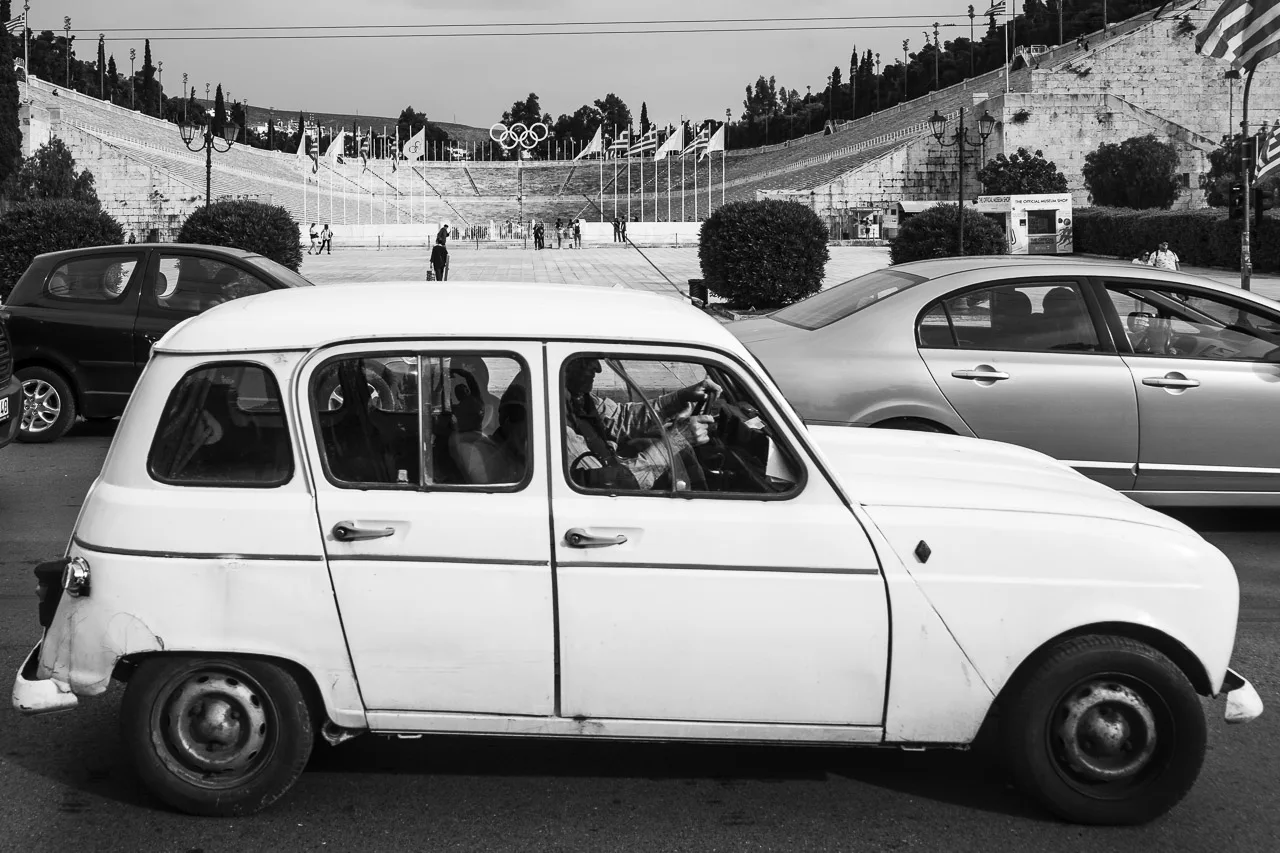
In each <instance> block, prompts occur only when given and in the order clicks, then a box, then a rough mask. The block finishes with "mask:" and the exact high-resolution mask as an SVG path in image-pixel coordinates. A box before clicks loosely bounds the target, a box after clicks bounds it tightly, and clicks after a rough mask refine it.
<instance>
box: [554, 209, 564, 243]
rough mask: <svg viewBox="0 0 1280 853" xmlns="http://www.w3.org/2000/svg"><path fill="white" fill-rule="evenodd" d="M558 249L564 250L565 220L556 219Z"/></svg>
mask: <svg viewBox="0 0 1280 853" xmlns="http://www.w3.org/2000/svg"><path fill="white" fill-rule="evenodd" d="M556 248H557V249H563V248H564V220H562V219H561V218H560V217H558V216H557V217H556Z"/></svg>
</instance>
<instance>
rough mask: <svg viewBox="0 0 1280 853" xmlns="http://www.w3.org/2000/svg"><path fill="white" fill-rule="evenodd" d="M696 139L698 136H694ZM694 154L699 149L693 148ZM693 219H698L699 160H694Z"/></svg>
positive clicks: (695, 220)
mask: <svg viewBox="0 0 1280 853" xmlns="http://www.w3.org/2000/svg"><path fill="white" fill-rule="evenodd" d="M694 138H695V139H696V138H697V137H694ZM693 153H694V154H697V153H698V149H697V148H695V149H694V150H693ZM693 221H694V222H697V221H698V161H697V160H694V161H693Z"/></svg>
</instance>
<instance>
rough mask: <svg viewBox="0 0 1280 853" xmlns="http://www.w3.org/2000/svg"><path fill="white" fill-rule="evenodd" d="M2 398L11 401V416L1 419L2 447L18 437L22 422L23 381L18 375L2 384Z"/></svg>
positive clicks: (0, 392)
mask: <svg viewBox="0 0 1280 853" xmlns="http://www.w3.org/2000/svg"><path fill="white" fill-rule="evenodd" d="M0 400H8V401H9V417H8V418H6V419H5V420H3V421H0V447H4V446H5V445H6V444H8V443H9V442H11V441H13V440H14V439H15V438H17V437H18V426H19V425H20V424H21V423H22V383H21V382H19V381H18V377H16V376H14V377H12V378H11V379H10V380H9V381H8V382H6V383H4V385H3V386H0Z"/></svg>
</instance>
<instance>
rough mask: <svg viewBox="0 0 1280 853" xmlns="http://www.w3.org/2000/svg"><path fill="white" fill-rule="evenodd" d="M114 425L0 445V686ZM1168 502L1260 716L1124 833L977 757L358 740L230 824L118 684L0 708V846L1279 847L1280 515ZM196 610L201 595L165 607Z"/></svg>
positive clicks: (30, 630) (1222, 740) (28, 635)
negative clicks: (160, 788)
mask: <svg viewBox="0 0 1280 853" xmlns="http://www.w3.org/2000/svg"><path fill="white" fill-rule="evenodd" d="M112 430H113V425H112V424H105V425H104V424H81V425H80V426H79V427H78V428H77V429H76V430H75V431H73V432H72V433H71V434H70V435H68V436H67V437H66V438H64V439H63V440H62V441H60V442H58V443H56V444H53V445H23V444H14V445H12V446H11V447H8V448H6V449H4V450H0V679H6V681H5V684H6V686H7V684H8V682H7V679H8V678H11V677H12V675H11V674H12V673H13V672H15V671H16V669H17V667H18V665H19V663H20V661H21V658H22V657H23V656H24V655H25V654H26V653H27V652H28V651H29V649H30V647H31V645H32V644H33V643H34V642H35V640H36V639H37V638H38V631H39V629H38V625H37V622H36V602H35V596H34V594H33V588H34V580H33V578H32V575H31V567H32V565H33V564H34V563H36V562H38V561H39V560H41V559H47V558H51V557H56V556H59V555H60V554H61V553H62V549H63V547H64V545H65V542H66V540H67V537H68V536H69V534H70V531H71V528H72V525H73V524H74V522H75V516H76V512H77V509H78V507H79V505H80V502H81V499H82V497H83V495H84V493H85V491H86V489H87V488H88V486H89V484H90V483H91V481H92V480H93V478H94V477H95V476H96V474H97V472H98V470H99V468H100V466H101V463H102V460H103V458H104V456H105V454H106V450H107V446H108V443H109V441H110V436H111V433H112ZM1180 517H1181V518H1182V519H1183V520H1184V521H1187V522H1188V523H1190V524H1191V525H1192V526H1194V527H1195V528H1196V529H1197V530H1199V531H1201V532H1202V533H1203V534H1204V535H1205V536H1206V537H1207V538H1209V539H1210V540H1211V541H1213V542H1214V543H1215V544H1217V545H1218V546H1219V547H1220V548H1222V549H1223V550H1224V551H1226V553H1227V554H1228V556H1230V557H1231V559H1232V560H1233V561H1234V562H1235V565H1236V568H1237V571H1238V572H1239V575H1240V580H1241V587H1242V592H1243V601H1242V614H1241V616H1242V618H1241V623H1240V629H1239V635H1238V639H1237V645H1236V652H1235V660H1234V663H1233V666H1235V667H1236V668H1237V669H1238V670H1240V671H1241V672H1242V673H1244V674H1245V675H1246V676H1247V677H1249V678H1250V679H1252V680H1253V682H1254V684H1255V685H1256V686H1257V687H1258V690H1259V692H1260V693H1261V694H1262V697H1263V701H1264V702H1265V703H1267V704H1268V706H1269V710H1268V712H1267V713H1265V714H1264V715H1263V716H1262V718H1260V719H1259V720H1257V721H1255V722H1254V723H1252V724H1251V725H1248V726H1242V727H1233V728H1230V729H1228V728H1227V727H1226V726H1225V725H1224V724H1222V723H1221V722H1220V716H1221V710H1222V703H1221V702H1216V703H1206V710H1207V712H1208V713H1209V714H1210V715H1211V718H1210V719H1211V724H1210V751H1209V754H1208V757H1207V760H1206V763H1205V767H1204V771H1203V773H1202V775H1201V777H1200V781H1199V783H1198V784H1197V786H1196V787H1195V789H1194V790H1193V791H1192V792H1191V794H1190V795H1189V796H1188V798H1187V799H1186V800H1185V801H1184V802H1183V803H1182V804H1181V805H1180V806H1179V807H1178V808H1177V809H1175V810H1174V811H1173V812H1172V813H1171V814H1169V815H1168V816H1166V817H1165V818H1163V819H1161V820H1160V821H1157V822H1156V823H1154V824H1151V825H1148V826H1145V827H1140V828H1132V829H1095V828H1085V827H1078V826H1069V825H1065V824H1062V823H1059V822H1057V821H1055V820H1053V819H1052V818H1050V817H1048V816H1047V815H1046V814H1044V813H1043V812H1041V811H1040V810H1038V809H1037V808H1036V807H1035V806H1033V805H1031V804H1029V803H1028V802H1026V801H1024V800H1023V799H1022V798H1021V797H1020V796H1019V795H1018V793H1017V792H1016V791H1014V790H1013V789H1011V788H1010V787H1009V786H1008V785H1007V784H1006V782H1005V780H1004V777H1003V776H1002V774H1001V773H1000V772H999V770H998V769H996V768H995V767H994V766H993V765H992V764H991V763H990V762H989V761H987V760H985V759H984V758H983V757H982V756H980V755H975V754H971V753H947V752H942V753H928V754H902V753H898V752H894V751H883V752H882V751H843V750H835V749H804V748H774V749H765V748H739V747H724V746H657V745H643V744H608V743H570V742H528V741H515V740H498V739H466V738H433V739H422V740H417V741H389V740H385V739H382V738H378V737H373V736H365V737H361V738H357V739H356V740H354V741H352V742H350V743H347V744H344V745H343V746H341V747H338V748H328V747H326V748H324V749H322V750H321V751H318V752H317V753H316V754H315V755H314V756H313V758H312V760H311V764H310V766H309V767H308V769H307V772H306V773H304V774H303V776H302V778H301V780H300V781H299V783H298V784H297V786H296V787H295V788H294V789H293V791H292V792H291V793H290V794H289V795H288V796H287V797H286V798H285V799H284V800H282V801H281V802H279V803H277V804H276V805H275V806H274V807H272V808H271V809H270V810H268V811H267V812H265V813H263V814H260V815H257V816H254V817H252V818H248V819H243V820H210V819H200V818H192V817H187V816H185V815H181V814H177V813H175V812H172V811H170V810H168V809H167V808H166V807H164V806H163V805H161V804H159V803H158V802H156V801H155V800H154V799H152V798H151V797H150V796H148V795H147V794H146V792H145V791H143V790H142V789H141V786H140V784H139V782H138V779H137V777H136V775H135V774H134V772H133V770H132V769H131V767H130V766H129V763H128V761H127V760H126V756H125V755H124V753H123V749H122V746H121V740H120V734H119V727H118V725H117V712H118V708H119V702H120V695H121V690H120V689H119V687H118V686H113V687H112V689H111V690H110V691H108V693H107V694H106V695H105V696H103V697H101V698H99V699H96V700H90V701H87V702H83V703H82V704H81V706H80V708H79V709H78V710H77V711H75V712H74V713H71V714H65V715H61V716H54V717H44V718H36V719H25V718H22V717H19V716H18V715H17V714H16V713H14V712H12V711H10V710H9V709H8V706H7V703H6V705H5V707H3V708H0V850H23V851H44V850H49V851H65V850H119V851H146V850H172V851H190V852H191V853H194V851H202V853H214V851H237V853H239V852H240V851H251V850H320V849H324V850H362V851H366V850H367V851H380V850H414V851H427V850H483V851H503V850H512V851H516V850H518V851H534V850H556V851H578V850H582V851H588V850H589V851H596V850H608V851H631V850H636V851H640V850H643V851H665V850H688V851H698V853H706V852H707V851H719V850H726V851H727V850H778V851H803V850H895V851H897V850H939V851H983V853H989V851H992V850H1010V851H1020V850H1035V851H1079V850H1089V851H1109V850H1115V851H1136V850H1160V851H1182V850H1185V851H1208V850H1213V851H1231V850H1249V851H1262V850H1280V809H1277V805H1280V655H1278V654H1277V652H1280V637H1278V636H1277V635H1278V633H1280V569H1278V568H1277V564H1278V563H1280V526H1277V525H1276V523H1275V520H1276V518H1277V514H1276V513H1275V512H1270V511H1254V512H1244V511H1230V512H1207V511H1206V512H1186V513H1180ZM175 606H189V607H198V606H200V602H195V601H192V602H175Z"/></svg>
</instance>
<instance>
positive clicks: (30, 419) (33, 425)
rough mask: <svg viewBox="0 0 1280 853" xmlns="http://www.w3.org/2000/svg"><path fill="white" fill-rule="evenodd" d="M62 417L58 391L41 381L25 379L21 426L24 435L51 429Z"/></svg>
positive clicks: (60, 399)
mask: <svg viewBox="0 0 1280 853" xmlns="http://www.w3.org/2000/svg"><path fill="white" fill-rule="evenodd" d="M60 417H62V396H61V395H60V394H59V393H58V389H57V388H54V387H53V385H51V384H50V383H48V382H46V381H45V380H43V379H26V380H23V383H22V424H21V428H22V431H23V432H26V433H33V434H34V433H41V432H44V431H45V430H48V429H52V428H53V425H54V424H56V423H57V422H58V418H60Z"/></svg>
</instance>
